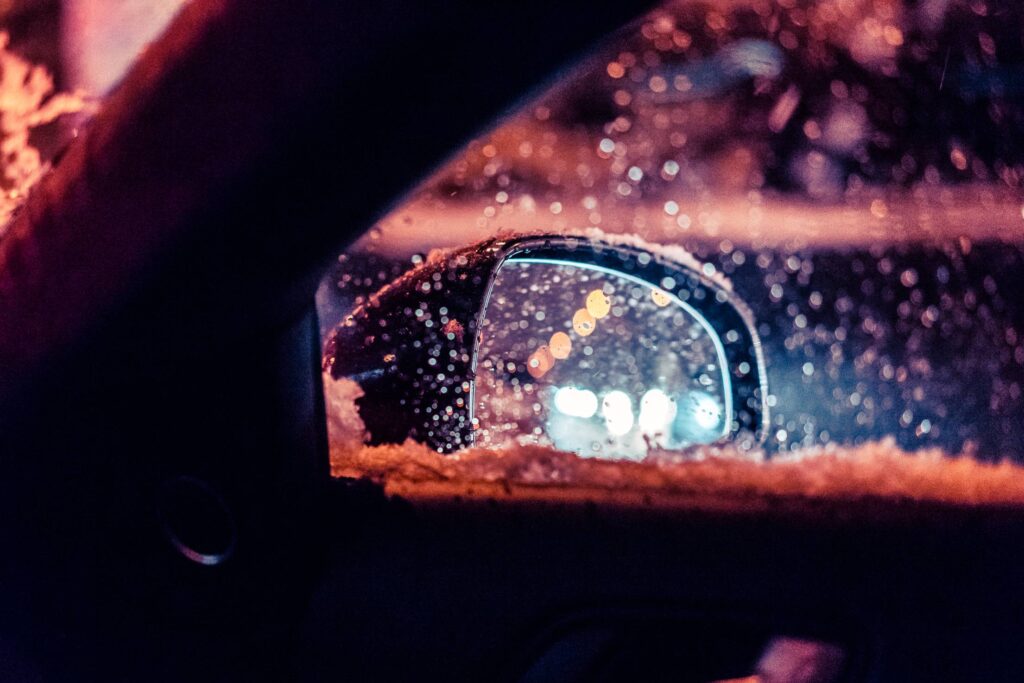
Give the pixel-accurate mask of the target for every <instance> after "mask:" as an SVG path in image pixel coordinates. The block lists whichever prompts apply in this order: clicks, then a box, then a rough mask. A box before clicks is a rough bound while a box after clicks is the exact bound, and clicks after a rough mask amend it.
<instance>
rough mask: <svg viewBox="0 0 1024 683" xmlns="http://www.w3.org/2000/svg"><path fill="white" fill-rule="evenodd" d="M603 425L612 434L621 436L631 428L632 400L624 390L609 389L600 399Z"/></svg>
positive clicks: (632, 419)
mask: <svg viewBox="0 0 1024 683" xmlns="http://www.w3.org/2000/svg"><path fill="white" fill-rule="evenodd" d="M601 415H602V416H603V417H604V426H605V429H607V430H608V433H609V434H611V435H612V436H623V435H625V434H628V433H629V430H631V429H633V422H634V417H633V401H632V400H630V398H629V395H628V394H626V392H624V391H618V390H616V391H609V392H608V393H607V394H605V397H604V400H603V401H601Z"/></svg>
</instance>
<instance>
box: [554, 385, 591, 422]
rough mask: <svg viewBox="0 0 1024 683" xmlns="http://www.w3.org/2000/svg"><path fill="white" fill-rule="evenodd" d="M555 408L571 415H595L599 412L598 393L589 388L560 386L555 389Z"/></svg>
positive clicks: (585, 416)
mask: <svg viewBox="0 0 1024 683" xmlns="http://www.w3.org/2000/svg"><path fill="white" fill-rule="evenodd" d="M554 403H555V410H557V411H558V412H560V413H562V414H563V415H568V416H570V417H582V418H584V419H585V418H588V417H593V416H594V413H596V412H597V394H595V393H594V392H593V391H590V390H589V389H577V388H576V387H560V388H559V389H558V390H557V391H555V399H554Z"/></svg>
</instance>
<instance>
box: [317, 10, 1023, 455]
mask: <svg viewBox="0 0 1024 683" xmlns="http://www.w3.org/2000/svg"><path fill="white" fill-rule="evenodd" d="M1021 25H1024V8H1022V7H1021V6H1020V5H1019V4H1017V3H1012V2H997V1H994V0H992V1H984V0H974V1H972V2H956V1H953V0H948V1H947V0H929V1H928V2H920V3H901V2H890V1H885V0H873V1H871V2H868V1H859V0H835V1H834V2H820V3H805V2H797V1H793V0H786V1H785V2H768V1H763V2H762V1H751V2H728V3H701V2H696V3H672V4H669V5H665V6H663V7H661V8H659V9H658V10H656V11H654V12H652V13H651V14H650V15H648V16H646V17H644V18H642V19H641V20H640V21H638V22H637V24H636V25H634V26H631V27H626V28H625V29H623V31H622V32H620V34H619V35H617V36H615V37H613V38H612V39H611V40H610V41H609V43H608V44H607V45H606V46H605V47H604V48H603V49H601V50H599V51H598V53H597V56H595V57H594V58H592V59H591V60H590V61H588V62H586V63H584V64H583V65H581V66H580V67H579V68H577V69H576V70H574V71H571V72H569V73H568V74H567V75H566V76H565V77H564V78H563V79H562V81H561V82H559V83H557V84H556V85H555V86H554V87H553V89H552V90H550V91H549V92H548V93H546V94H545V95H544V96H542V97H541V98H540V99H539V100H537V101H534V102H531V103H529V104H528V105H526V106H524V107H523V109H522V110H521V111H520V112H518V113H516V114H514V115H513V116H511V117H510V118H509V119H507V120H505V121H503V122H502V123H501V124H500V125H498V126H497V127H496V128H495V129H494V130H492V131H490V132H488V133H486V134H484V135H482V136H481V137H480V138H478V139H477V140H474V141H472V142H471V143H470V144H469V145H468V146H467V147H466V148H465V149H464V150H462V151H461V152H460V153H459V154H457V155H456V156H455V158H454V159H453V160H452V161H451V162H450V163H449V164H447V165H446V166H444V167H443V168H442V169H441V170H440V171H439V172H438V173H437V174H436V175H435V176H434V177H433V178H431V179H430V180H429V181H428V182H427V183H426V184H425V185H424V186H423V187H422V188H420V189H419V190H418V191H417V192H415V193H413V195H411V196H410V197H409V198H408V199H407V201H406V202H405V203H404V204H402V205H401V206H400V207H398V208H397V209H396V210H395V211H394V212H392V213H391V214H390V215H389V216H387V217H385V218H384V219H383V220H382V221H381V222H380V223H379V224H378V225H376V226H373V227H372V229H371V230H369V231H368V233H367V234H366V236H365V237H364V238H363V240H361V241H360V242H359V243H358V244H357V245H355V246H354V247H353V248H352V249H350V250H349V251H348V252H347V253H346V254H345V255H343V257H342V259H341V260H340V261H339V263H338V265H337V267H336V268H335V269H334V270H333V271H332V273H331V275H330V276H329V278H328V279H327V280H326V281H325V284H324V286H323V287H322V288H321V291H320V295H319V301H320V303H321V314H322V319H323V323H324V327H325V330H329V328H330V327H331V326H332V325H333V324H334V323H335V322H337V321H338V320H340V319H341V317H342V316H344V314H345V313H346V312H347V310H348V309H350V308H351V306H352V305H353V304H355V303H357V302H359V301H361V300H362V301H365V300H366V298H367V297H368V296H369V295H370V294H372V293H373V292H375V291H376V290H377V289H379V288H380V287H381V286H383V285H385V284H387V283H388V282H390V281H391V280H393V279H394V278H395V277H397V276H398V275H400V274H401V273H402V272H404V271H405V270H407V269H408V268H409V267H411V266H413V265H415V263H416V262H417V260H422V259H423V258H425V257H426V255H427V254H428V253H429V252H430V250H431V249H434V248H445V247H455V246H465V245H469V244H472V243H474V242H477V241H478V240H481V239H485V238H488V237H492V236H494V235H496V234H499V233H502V232H503V231H504V232H506V233H509V232H511V233H516V232H525V233H552V234H559V233H565V232H567V231H578V230H586V229H592V230H593V229H597V230H600V231H602V232H603V233H604V234H606V235H618V234H636V235H639V236H641V237H643V238H644V239H646V240H649V241H651V242H653V243H657V244H660V245H671V246H672V247H681V248H682V249H683V250H685V252H687V253H688V254H689V255H691V256H692V257H693V258H694V259H696V261H697V262H698V263H700V264H704V266H705V267H709V268H710V269H711V271H712V272H714V273H716V275H718V276H721V277H723V278H725V279H727V280H728V281H729V283H730V285H731V287H732V289H733V291H734V292H735V293H736V295H737V296H738V297H739V298H740V299H741V300H742V301H744V302H745V303H746V304H747V305H748V306H749V308H750V309H751V311H752V313H753V316H754V319H755V323H754V324H755V328H756V330H757V333H758V335H759V336H760V338H761V342H762V344H763V351H764V356H765V363H766V368H767V380H768V389H769V392H768V393H769V395H768V397H767V400H768V404H769V406H770V408H771V418H770V419H771V422H770V425H768V428H767V429H766V432H767V441H766V443H765V449H766V451H767V452H768V453H769V454H772V453H790V452H802V451H803V450H805V449H807V448H811V447H816V446H823V445H835V446H853V445H857V444H864V443H867V442H872V441H876V440H879V439H886V438H890V439H892V440H894V442H895V443H896V444H897V445H898V446H899V447H901V448H903V449H905V450H908V451H914V450H918V449H921V448H926V447H933V446H934V447H939V448H941V449H943V450H944V451H946V452H948V453H951V454H956V453H963V452H966V453H969V454H971V455H972V456H973V457H975V458H978V459H982V460H999V459H1001V458H1006V457H1008V458H1011V459H1013V460H1016V461H1018V462H1021V461H1024V418H1022V417H1021V415H1024V398H1022V395H1021V394H1022V391H1024V339H1022V338H1021V336H1022V334H1024V331H1022V328H1024V310H1022V309H1021V304H1020V303H1019V300H1020V297H1019V295H1018V293H1019V292H1020V291H1021V289H1022V282H1021V280H1022V278H1024V275H1022V273H1024V271H1022V268H1021V266H1022V265H1024V264H1022V260H1024V250H1022V246H1024V190H1022V183H1024V147H1022V144H1024V143H1022V141H1024V86H1022V84H1024V37H1022V34H1021V32H1020V26H1021ZM533 314H535V312H534V311H532V310H531V311H530V312H527V314H524V319H529V315H533ZM531 324H533V321H531ZM548 342H549V346H550V340H548ZM538 343H539V342H538ZM557 367H558V366H557V364H556V365H555V368H556V369H557ZM552 381H553V380H552ZM559 381H561V380H559ZM554 384H557V383H554ZM558 386H559V387H560V386H561V385H560V384H558ZM602 390H603V389H602ZM598 393H599V391H597V390H595V395H596V394H598ZM634 393H635V392H634ZM641 398H642V395H640V396H635V395H631V399H630V400H631V402H632V405H633V406H634V407H633V410H634V414H638V410H639V409H638V408H637V407H636V406H638V403H637V401H639V400H640V399H641ZM552 400H553V399H552ZM594 419H595V420H596V419H597V418H594Z"/></svg>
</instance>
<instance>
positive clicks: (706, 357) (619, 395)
mask: <svg viewBox="0 0 1024 683" xmlns="http://www.w3.org/2000/svg"><path fill="white" fill-rule="evenodd" d="M480 332H481V339H482V341H481V343H480V347H479V351H478V354H477V367H476V375H475V389H476V397H475V402H474V406H475V413H474V416H473V417H474V423H475V427H476V429H477V432H476V433H477V440H476V441H477V443H479V444H480V445H485V446H489V445H501V444H503V443H506V442H509V441H520V442H521V441H524V440H526V441H528V442H529V441H539V442H541V443H548V444H550V445H553V446H554V447H555V448H558V449H561V450H567V451H573V452H576V453H578V454H580V455H584V456H598V457H617V458H639V457H642V456H644V455H645V454H646V453H647V451H648V449H649V448H652V447H658V448H666V449H677V448H684V447H686V446H690V445H694V444H703V443H711V442H713V441H715V440H717V439H719V438H721V437H723V436H725V435H726V434H727V433H728V419H727V416H729V415H731V414H732V406H731V400H732V390H731V388H730V384H729V383H730V380H729V375H728V373H726V372H724V368H725V367H726V363H727V361H726V357H725V351H724V349H723V348H722V342H721V341H720V340H719V338H718V334H717V333H716V332H715V331H714V330H713V329H712V328H711V326H710V324H709V323H708V321H707V320H705V319H704V317H703V316H702V315H701V314H700V313H699V312H697V311H696V310H695V309H694V308H693V307H691V306H690V305H689V304H687V303H686V302H684V301H683V300H681V299H680V298H679V297H678V296H676V295H675V294H670V293H668V292H666V291H665V290H664V289H661V288H659V287H655V286H653V285H652V284H650V283H648V282H645V281H643V280H641V279H639V278H636V277H630V276H628V275H626V274H623V273H618V272H615V271H613V270H610V269H605V268H602V267H599V266H594V265H590V264H582V263H573V262H569V261H558V260H554V259H536V258H529V257H525V258H512V259H509V260H508V261H506V262H505V263H504V264H502V265H501V267H500V268H499V270H498V272H497V275H496V277H495V279H494V283H493V285H492V288H491V292H490V297H489V300H488V302H487V305H486V308H485V309H484V318H483V320H482V322H481V326H480Z"/></svg>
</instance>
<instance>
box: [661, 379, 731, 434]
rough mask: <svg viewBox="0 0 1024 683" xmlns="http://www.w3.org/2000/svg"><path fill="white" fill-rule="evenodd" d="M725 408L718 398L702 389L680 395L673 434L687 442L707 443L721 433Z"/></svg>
mask: <svg viewBox="0 0 1024 683" xmlns="http://www.w3.org/2000/svg"><path fill="white" fill-rule="evenodd" d="M724 414H725V410H724V408H723V406H722V404H721V402H720V401H718V399H716V398H715V397H714V396H712V395H711V394H708V393H705V392H703V391H691V392H689V393H687V394H685V395H684V396H682V397H680V400H679V404H678V412H677V414H676V416H675V422H674V423H673V425H672V431H673V436H675V438H676V439H678V440H680V441H685V442H689V443H707V442H710V441H713V440H714V439H715V438H717V436H718V435H720V434H721V431H722V418H723V417H724Z"/></svg>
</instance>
